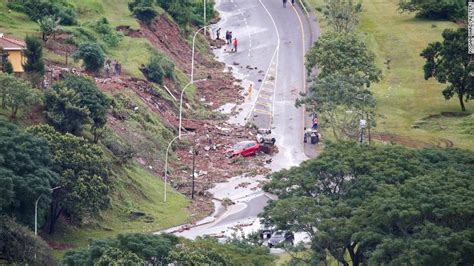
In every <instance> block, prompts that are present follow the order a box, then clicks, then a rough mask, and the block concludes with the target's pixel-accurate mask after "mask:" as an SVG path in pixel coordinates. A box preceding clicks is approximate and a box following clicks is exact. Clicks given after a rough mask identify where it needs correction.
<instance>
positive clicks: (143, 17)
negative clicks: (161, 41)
mask: <svg viewBox="0 0 474 266" xmlns="http://www.w3.org/2000/svg"><path fill="white" fill-rule="evenodd" d="M153 5H154V1H153V0H134V1H133V2H130V3H128V9H129V10H130V11H131V12H132V13H133V15H134V16H135V17H136V18H137V19H138V20H140V21H143V22H144V23H146V24H150V22H151V21H152V20H153V19H154V18H155V17H156V16H157V15H158V13H157V12H156V10H155V9H154V7H153Z"/></svg>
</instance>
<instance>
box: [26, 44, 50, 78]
mask: <svg viewBox="0 0 474 266" xmlns="http://www.w3.org/2000/svg"><path fill="white" fill-rule="evenodd" d="M25 43H26V49H25V51H24V54H25V57H26V60H25V61H26V63H25V64H24V65H23V68H24V70H25V72H26V73H27V75H28V76H29V78H30V81H31V83H32V84H33V85H34V86H38V85H39V84H40V83H41V79H42V78H43V75H44V73H45V66H44V62H43V45H42V44H41V41H40V40H39V39H38V38H35V37H32V36H26V38H25Z"/></svg>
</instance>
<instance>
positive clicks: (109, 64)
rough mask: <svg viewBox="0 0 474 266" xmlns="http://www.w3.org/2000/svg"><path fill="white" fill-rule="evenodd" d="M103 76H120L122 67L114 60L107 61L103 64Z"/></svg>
mask: <svg viewBox="0 0 474 266" xmlns="http://www.w3.org/2000/svg"><path fill="white" fill-rule="evenodd" d="M104 70H105V76H106V77H107V78H109V77H110V75H111V74H113V75H118V76H120V75H121V74H122V65H121V64H120V63H119V62H117V61H115V59H114V60H110V59H107V60H105V63H104Z"/></svg>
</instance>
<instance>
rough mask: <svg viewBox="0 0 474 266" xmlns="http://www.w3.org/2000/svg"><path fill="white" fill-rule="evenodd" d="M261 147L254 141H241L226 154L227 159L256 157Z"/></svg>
mask: <svg viewBox="0 0 474 266" xmlns="http://www.w3.org/2000/svg"><path fill="white" fill-rule="evenodd" d="M261 147H262V145H260V143H257V142H256V141H252V140H250V141H241V142H239V143H237V144H235V145H234V146H233V147H232V149H230V150H228V151H227V152H226V157H227V158H232V157H235V156H242V157H248V156H252V155H256V154H257V152H259V151H260V149H261Z"/></svg>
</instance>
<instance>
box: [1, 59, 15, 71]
mask: <svg viewBox="0 0 474 266" xmlns="http://www.w3.org/2000/svg"><path fill="white" fill-rule="evenodd" d="M3 70H4V72H5V73H7V74H13V65H12V63H11V62H10V61H7V62H6V63H5V67H4V68H3Z"/></svg>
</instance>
